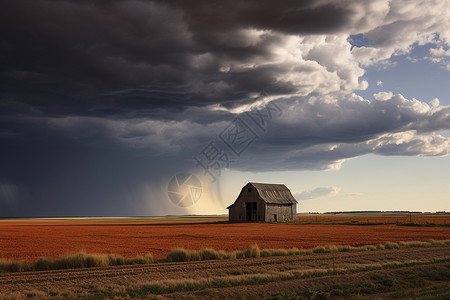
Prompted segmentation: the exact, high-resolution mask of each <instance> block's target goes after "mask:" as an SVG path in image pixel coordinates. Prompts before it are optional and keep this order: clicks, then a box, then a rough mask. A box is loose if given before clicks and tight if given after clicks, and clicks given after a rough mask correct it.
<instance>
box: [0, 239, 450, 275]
mask: <svg viewBox="0 0 450 300" xmlns="http://www.w3.org/2000/svg"><path fill="white" fill-rule="evenodd" d="M432 246H450V240H438V241H436V240H429V241H408V242H398V243H394V242H386V243H384V244H377V245H364V246H358V247H354V246H350V245H338V246H334V245H329V246H318V247H315V248H311V249H297V248H290V249H260V248H259V247H258V245H253V246H251V247H249V248H247V249H245V250H243V251H224V250H215V249H212V248H203V249H200V250H188V249H184V248H176V249H173V250H171V251H170V252H169V253H168V254H167V257H166V260H167V261H168V262H185V261H200V260H214V259H242V258H252V257H253V258H256V257H269V256H287V255H307V254H312V253H334V252H356V251H375V250H382V249H398V248H417V247H432ZM153 262H154V259H153V256H152V255H151V254H150V253H149V254H146V255H144V256H136V257H134V258H125V257H123V256H121V255H119V254H88V253H84V252H79V253H76V254H67V255H64V256H62V257H61V258H59V259H56V260H51V259H50V258H47V257H41V258H39V259H38V260H37V262H36V263H35V264H34V265H27V263H26V262H25V261H12V260H4V259H1V258H0V272H23V271H34V270H36V271H46V270H60V269H75V268H90V267H107V266H115V265H136V264H149V263H153Z"/></svg>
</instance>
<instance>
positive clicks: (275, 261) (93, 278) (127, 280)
mask: <svg viewBox="0 0 450 300" xmlns="http://www.w3.org/2000/svg"><path fill="white" fill-rule="evenodd" d="M449 257H450V248H449V247H430V248H405V249H392V250H387V249H386V250H377V251H367V252H341V253H336V254H335V267H336V268H337V269H345V268H347V269H348V268H351V267H352V266H354V265H359V266H361V265H374V264H382V263H388V262H390V263H392V262H400V263H401V262H407V261H423V260H424V259H425V260H427V261H431V260H437V259H445V258H449ZM331 268H332V254H329V253H326V254H319V253H318V254H311V255H304V256H285V257H266V258H251V259H234V260H217V261H200V262H186V263H159V264H151V265H144V266H142V265H140V266H116V267H107V268H90V269H76V270H60V271H45V272H26V273H9V274H0V296H1V295H2V294H3V295H8V294H11V293H14V292H23V291H35V292H36V291H40V293H41V295H43V296H44V295H47V293H48V292H49V293H50V294H51V295H55V296H57V295H59V296H63V295H64V294H63V293H67V295H79V296H86V295H92V294H96V293H104V292H105V291H112V292H113V291H116V292H117V293H119V292H120V291H123V290H126V287H127V286H130V285H135V284H137V283H145V282H151V281H156V280H159V281H160V280H164V279H174V280H175V279H186V278H187V279H201V278H211V277H221V276H233V275H235V276H238V275H242V274H269V273H274V272H285V271H289V270H310V269H322V270H327V269H328V270H329V269H331ZM280 284H281V285H282V284H284V283H283V282H282V283H280ZM252 288H255V287H254V286H253V287H252ZM236 291H239V288H238V287H236ZM30 293H31V292H30ZM230 293H231V292H230ZM31 294H32V293H31ZM217 295H218V296H217V297H220V295H222V296H223V294H221V293H218V294H217ZM168 296H169V295H168ZM196 297H197V296H196ZM199 297H200V296H199ZM0 298H1V297H0Z"/></svg>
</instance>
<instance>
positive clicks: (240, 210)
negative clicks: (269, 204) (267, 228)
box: [228, 185, 265, 222]
mask: <svg viewBox="0 0 450 300" xmlns="http://www.w3.org/2000/svg"><path fill="white" fill-rule="evenodd" d="M249 188H251V192H249V191H248V189H249ZM246 202H256V203H257V207H256V222H258V221H259V222H263V221H264V219H265V202H264V201H263V200H262V199H261V197H260V196H259V194H258V191H257V190H256V189H255V188H254V187H253V186H251V185H246V186H245V187H244V188H243V189H242V190H241V193H240V194H239V196H238V198H237V199H236V201H235V203H234V205H233V206H232V207H230V208H229V217H228V220H229V221H230V222H246V210H245V203H246Z"/></svg>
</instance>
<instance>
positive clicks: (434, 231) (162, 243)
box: [0, 216, 450, 262]
mask: <svg viewBox="0 0 450 300" xmlns="http://www.w3.org/2000/svg"><path fill="white" fill-rule="evenodd" d="M439 217H442V218H441V219H440V220H439V223H449V221H448V220H449V216H439ZM312 218H314V216H313V217H312ZM352 218H354V219H355V218H356V217H352ZM408 218H409V217H408ZM414 218H415V217H414ZM218 219H219V220H220V218H218ZM366 219H367V217H366V216H361V217H358V220H359V222H361V223H363V222H366ZM222 220H223V218H222ZM350 221H354V220H350ZM370 221H371V222H373V220H370ZM430 239H450V227H416V226H396V225H363V226H356V225H355V226H352V225H320V224H317V225H316V224H306V225H298V224H267V223H253V224H249V223H247V224H243V223H241V224H229V223H226V222H199V221H195V222H172V223H169V222H149V221H147V222H145V221H138V222H136V221H126V222H125V221H122V222H117V221H116V222H114V221H111V220H103V221H98V219H97V220H96V221H89V220H81V221H80V220H22V221H17V220H9V221H5V220H4V221H0V241H1V243H0V255H1V256H2V257H3V258H8V259H15V260H27V261H28V262H34V261H36V260H37V258H39V257H41V256H48V257H51V258H57V257H59V256H61V255H63V254H66V253H74V252H78V251H80V250H84V251H86V252H89V253H117V254H121V255H123V256H126V257H134V256H136V255H139V254H144V253H148V252H150V253H152V254H153V255H154V256H155V258H157V259H159V258H164V257H165V256H166V254H167V253H168V252H169V251H170V250H171V249H173V248H176V247H184V248H188V249H200V248H204V247H212V248H215V249H223V250H236V249H240V250H241V249H244V248H247V247H248V246H250V245H252V244H258V245H259V246H260V247H261V248H290V247H297V248H311V247H315V246H319V245H353V246H357V245H365V244H376V243H382V242H386V241H393V242H396V241H412V240H430Z"/></svg>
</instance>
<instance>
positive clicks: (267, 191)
mask: <svg viewBox="0 0 450 300" xmlns="http://www.w3.org/2000/svg"><path fill="white" fill-rule="evenodd" d="M250 184H251V185H252V186H253V187H254V188H255V189H256V190H257V191H258V194H259V196H261V198H262V199H263V200H264V201H265V202H266V203H275V204H292V203H297V200H295V198H294V196H292V194H291V191H290V190H289V189H288V188H287V187H286V186H285V185H284V184H272V183H257V182H250Z"/></svg>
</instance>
